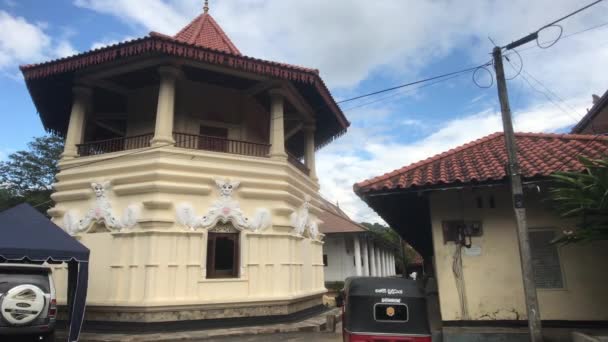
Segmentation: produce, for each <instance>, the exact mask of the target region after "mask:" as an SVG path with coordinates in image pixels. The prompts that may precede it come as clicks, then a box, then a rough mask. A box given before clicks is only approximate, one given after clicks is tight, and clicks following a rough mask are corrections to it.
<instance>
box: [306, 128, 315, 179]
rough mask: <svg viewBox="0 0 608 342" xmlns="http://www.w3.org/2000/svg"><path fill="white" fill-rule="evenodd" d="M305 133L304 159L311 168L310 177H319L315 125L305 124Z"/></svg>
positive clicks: (309, 168)
mask: <svg viewBox="0 0 608 342" xmlns="http://www.w3.org/2000/svg"><path fill="white" fill-rule="evenodd" d="M304 133H305V135H306V150H305V156H304V161H305V162H306V167H307V168H308V170H310V174H309V176H310V178H312V179H315V180H316V179H317V169H316V166H315V126H314V125H307V126H304Z"/></svg>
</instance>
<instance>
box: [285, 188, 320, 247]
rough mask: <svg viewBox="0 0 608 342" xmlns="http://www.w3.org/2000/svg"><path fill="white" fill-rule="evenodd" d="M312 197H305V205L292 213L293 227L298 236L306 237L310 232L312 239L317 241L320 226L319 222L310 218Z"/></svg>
mask: <svg viewBox="0 0 608 342" xmlns="http://www.w3.org/2000/svg"><path fill="white" fill-rule="evenodd" d="M310 200H311V199H310V196H309V195H305V196H304V203H302V205H301V206H300V207H299V208H298V209H296V210H295V211H294V212H293V213H291V216H290V219H291V226H292V227H293V228H294V229H295V232H296V234H298V235H304V232H306V230H308V233H309V235H310V237H311V238H313V239H316V238H317V237H318V236H319V226H318V224H317V222H316V221H315V220H314V219H313V218H312V216H310V213H309V210H310Z"/></svg>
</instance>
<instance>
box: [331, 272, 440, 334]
mask: <svg viewBox="0 0 608 342" xmlns="http://www.w3.org/2000/svg"><path fill="white" fill-rule="evenodd" d="M340 296H341V297H342V299H343V301H344V304H343V307H342V309H343V315H342V336H343V340H344V342H376V341H382V342H393V341H395V342H397V341H399V342H431V341H432V339H431V331H430V328H429V323H428V318H427V312H426V300H425V297H424V292H423V291H422V290H421V289H419V288H418V285H417V283H416V281H415V280H411V279H403V278H377V277H350V278H348V279H346V281H345V282H344V289H343V290H342V293H341V295H340Z"/></svg>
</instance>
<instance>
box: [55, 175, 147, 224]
mask: <svg viewBox="0 0 608 342" xmlns="http://www.w3.org/2000/svg"><path fill="white" fill-rule="evenodd" d="M91 188H92V189H93V191H94V192H95V205H94V206H93V207H92V208H91V209H89V211H88V212H87V214H86V215H85V216H84V217H83V218H81V219H78V214H77V213H76V211H74V210H70V211H68V212H67V213H66V214H65V215H64V217H63V221H64V226H65V228H66V230H67V231H68V232H69V233H70V234H76V233H79V232H83V231H86V230H87V229H88V228H89V227H90V226H91V224H92V223H94V222H96V223H103V224H104V225H105V226H106V228H108V229H109V230H121V229H124V228H132V227H134V226H135V225H136V224H137V220H138V218H139V213H140V211H141V209H140V206H139V205H136V204H131V205H129V206H128V207H127V208H125V210H124V212H123V216H122V218H121V219H118V218H117V217H116V216H115V215H114V212H113V210H112V205H111V204H110V200H109V199H108V197H107V195H106V192H107V191H108V190H109V189H110V182H109V181H105V182H101V183H91Z"/></svg>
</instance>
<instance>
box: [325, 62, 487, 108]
mask: <svg viewBox="0 0 608 342" xmlns="http://www.w3.org/2000/svg"><path fill="white" fill-rule="evenodd" d="M491 64H492V63H491V62H486V63H484V64H481V65H478V66H474V67H470V68H466V69H461V70H457V71H453V72H449V73H446V74H442V75H437V76H433V77H429V78H425V79H421V80H418V81H414V82H409V83H405V84H400V85H397V86H394V87H390V88H385V89H380V90H376V91H373V92H371V93H367V94H363V95H358V96H355V97H351V98H348V99H345V100H340V101H337V102H336V103H337V104H341V103H346V102H351V101H354V100H358V99H362V98H365V97H369V96H373V95H378V94H382V93H386V92H389V91H392V90H396V89H400V88H405V87H409V86H412V85H415V84H419V83H424V82H428V81H433V80H436V79H439V78H444V77H448V76H452V75H456V74H461V73H465V72H469V71H474V70H477V69H479V68H480V67H486V66H489V65H491Z"/></svg>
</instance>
